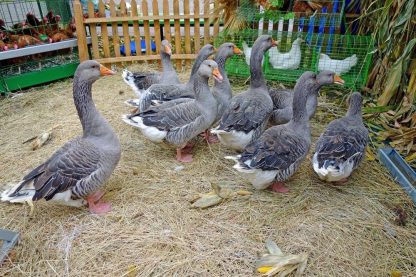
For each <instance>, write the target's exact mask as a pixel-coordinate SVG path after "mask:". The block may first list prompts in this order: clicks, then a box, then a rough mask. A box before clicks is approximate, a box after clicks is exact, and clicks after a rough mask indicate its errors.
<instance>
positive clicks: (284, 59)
mask: <svg viewBox="0 0 416 277" xmlns="http://www.w3.org/2000/svg"><path fill="white" fill-rule="evenodd" d="M303 41H304V40H303V39H301V38H297V39H295V40H294V41H293V43H292V47H291V48H290V51H289V52H286V53H281V52H279V49H277V47H275V48H271V49H270V51H269V62H270V64H271V65H272V66H273V68H275V69H298V68H299V65H300V60H301V56H302V52H301V49H300V45H301V43H302V42H303Z"/></svg>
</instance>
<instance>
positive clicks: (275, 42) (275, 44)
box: [272, 39, 279, 47]
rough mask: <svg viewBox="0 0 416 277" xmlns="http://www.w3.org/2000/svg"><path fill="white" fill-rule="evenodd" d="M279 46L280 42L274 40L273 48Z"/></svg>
mask: <svg viewBox="0 0 416 277" xmlns="http://www.w3.org/2000/svg"><path fill="white" fill-rule="evenodd" d="M277 45H279V42H278V41H277V40H274V39H272V47H273V46H277Z"/></svg>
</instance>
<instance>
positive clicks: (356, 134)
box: [316, 121, 368, 168]
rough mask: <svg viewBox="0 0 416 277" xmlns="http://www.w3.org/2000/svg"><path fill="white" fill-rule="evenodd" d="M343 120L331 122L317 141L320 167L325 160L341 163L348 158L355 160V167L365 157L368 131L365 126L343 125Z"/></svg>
mask: <svg viewBox="0 0 416 277" xmlns="http://www.w3.org/2000/svg"><path fill="white" fill-rule="evenodd" d="M342 123H343V122H342V121H333V122H331V123H330V124H329V125H328V127H327V129H326V130H325V132H324V133H323V134H322V135H321V136H320V137H319V139H318V142H317V143H316V153H317V154H318V155H317V159H318V164H319V167H322V166H323V165H324V163H325V161H334V162H335V164H340V163H343V162H345V161H347V160H348V159H352V161H353V162H354V168H355V167H356V166H357V165H358V164H359V163H360V161H361V160H362V158H363V157H364V153H365V147H366V145H367V143H368V131H367V129H366V128H365V127H364V126H362V127H361V126H359V127H357V126H345V125H344V126H342V125H343V124H342Z"/></svg>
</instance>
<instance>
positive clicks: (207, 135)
mask: <svg viewBox="0 0 416 277" xmlns="http://www.w3.org/2000/svg"><path fill="white" fill-rule="evenodd" d="M200 136H201V137H203V138H205V140H206V141H207V143H209V144H212V143H218V142H219V139H218V137H217V135H212V134H211V132H210V131H209V130H205V132H203V133H202V134H200Z"/></svg>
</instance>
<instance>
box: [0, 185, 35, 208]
mask: <svg viewBox="0 0 416 277" xmlns="http://www.w3.org/2000/svg"><path fill="white" fill-rule="evenodd" d="M10 186H11V188H9V189H6V190H4V191H3V192H2V193H1V195H0V200H1V201H4V202H11V203H24V202H31V201H32V199H33V196H34V195H35V192H36V190H35V187H34V186H33V182H32V181H30V182H27V181H21V182H20V183H17V184H10V185H9V187H10Z"/></svg>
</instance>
